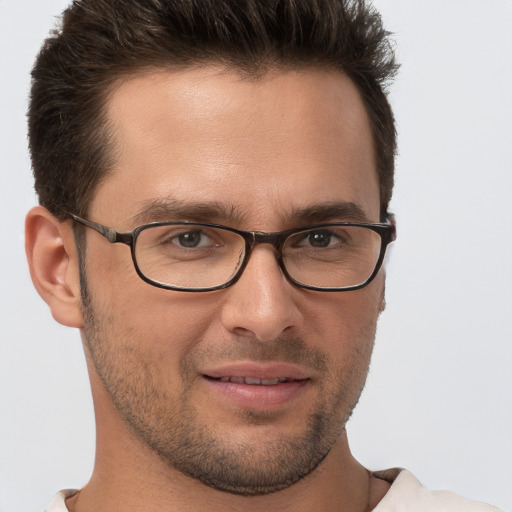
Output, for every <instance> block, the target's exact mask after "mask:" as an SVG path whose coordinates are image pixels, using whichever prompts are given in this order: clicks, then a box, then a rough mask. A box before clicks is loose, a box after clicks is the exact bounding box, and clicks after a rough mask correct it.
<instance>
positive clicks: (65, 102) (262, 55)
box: [28, 0, 397, 217]
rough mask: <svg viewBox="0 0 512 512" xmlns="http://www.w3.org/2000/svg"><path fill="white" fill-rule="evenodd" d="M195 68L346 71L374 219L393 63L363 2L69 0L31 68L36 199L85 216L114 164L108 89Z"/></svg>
mask: <svg viewBox="0 0 512 512" xmlns="http://www.w3.org/2000/svg"><path fill="white" fill-rule="evenodd" d="M203 63H205V64H206V63H220V64H225V65H226V66H228V67H229V68H233V69H236V70H238V71H240V72H241V73H244V74H249V75H250V76H253V77H258V76H260V75H261V74H263V73H264V72H265V71H267V70H268V69H270V68H280V67H288V68H289V67H291V68H297V67H300V68H303V67H308V66H315V67H324V68H328V69H337V70H339V71H341V72H343V73H345V74H347V75H348V76H349V77H350V78H351V79H352V81H353V82H354V83H355V85H356V87H357V88H358V90H359V92H360V94H361V97H362V99H363V101H364V104H365V106H366V109H367V112H368V116H369V119H370V123H371V128H372V133H373V139H374V145H375V150H376V155H377V171H378V176H379V184H380V203H381V214H382V215H385V213H386V211H387V207H388V203H389V200H390V198H391V193H392V189H393V174H394V157H395V151H396V131H395V123H394V118H393V113H392V111H391V107H390V105H389V102H388V99H387V96H386V86H387V83H388V82H389V80H390V79H391V78H392V77H393V76H394V74H395V72H396V69H397V64H396V62H395V58H394V53H393V49H392V46H391V44H390V41H389V33H388V32H386V31H385V30H384V29H383V27H382V22H381V18H380V15H379V14H378V13H377V12H376V11H375V9H374V8H373V7H372V6H369V5H367V4H366V2H365V1H364V0H75V1H74V2H73V4H72V5H71V6H70V7H69V8H68V9H67V10H66V11H65V12H64V14H63V16H62V23H61V26H60V27H59V29H57V30H55V31H54V32H53V34H52V35H51V36H50V37H49V38H48V39H47V40H46V41H45V43H44V45H43V47H42V49H41V52H40V53H39V56H38V58H37V60H36V63H35V65H34V68H33V70H32V91H31V100H30V106H29V112H28V118H29V143H30V151H31V156H32V165H33V169H34V177H35V188H36V192H37V194H38V196H39V201H40V203H41V204H42V205H43V206H45V207H46V208H48V209H49V210H50V211H51V212H52V213H53V214H55V215H57V216H59V217H62V216H63V212H65V211H71V212H74V213H76V214H79V215H82V216H84V215H86V214H87V210H88V206H89V204H90V201H91V199H92V197H93V194H94V192H95V190H96V187H97V186H98V184H99V182H100V181H101V179H102V178H103V177H104V176H106V175H107V174H108V172H109V170H110V169H111V168H112V164H113V160H114V157H113V155H112V152H111V151H110V149H111V147H110V146H111V145H110V144H109V139H110V137H109V130H108V123H107V120H106V115H105V108H104V106H105V102H106V100H107V99H108V94H109V92H110V89H111V87H112V85H113V84H114V82H115V81H117V80H118V79H119V78H120V77H122V76H123V75H128V74H136V73H141V72H143V71H144V70H146V69H148V68H154V67H160V68H162V67H170V68H175V69H176V68H177V69H179V68H186V67H187V66H191V65H197V64H203Z"/></svg>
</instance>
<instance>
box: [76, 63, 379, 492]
mask: <svg viewBox="0 0 512 512" xmlns="http://www.w3.org/2000/svg"><path fill="white" fill-rule="evenodd" d="M108 114H109V118H110V121H111V128H112V133H113V135H114V147H115V151H116V164H115V168H114V171H113V172H112V173H111V174H110V175H109V176H108V177H107V178H106V179H105V180H104V181H103V182H102V183H101V184H100V186H99V188H98V190H97V193H96V195H95V198H94V201H93V202H92V204H91V208H90V212H89V218H90V219H91V220H93V221H96V222H100V223H102V224H105V225H107V226H111V227H114V228H115V229H117V230H118V231H129V230H132V229H133V228H134V227H136V226H137V225H139V224H142V223H146V222H151V221H161V220H192V221H203V222H212V223H219V224H224V225H227V226H231V227H235V228H240V229H245V230H254V231H267V232H272V231H280V230H285V229H290V228H294V227H299V226H304V225H309V224H313V223H321V222H330V221H333V222H336V221H351V220H352V221H361V220H367V221H369V222H378V221H379V218H378V217H379V193H378V183H377V176H376V168H375V158H374V152H373V147H372V139H371V133H370V127H369V123H368V119H367V116H366V113H365V110H364V107H363V104H362V101H361V99H360V97H359V95H358V93H357V91H356V89H355V87H354V85H353V84H352V82H351V81H350V80H349V79H348V78H347V77H345V76H343V75H341V74H339V73H336V72H326V71H320V70H312V69H310V70H304V71H286V72H280V73H270V74H268V75H266V76H264V77H263V78H260V79H258V80H247V79H245V80H244V79H242V78H241V77H240V76H239V75H237V74H235V73H233V72H227V71H222V70H220V69H218V68H214V67H202V68H197V69H191V70H187V71H180V72H169V71H166V72H163V71H162V72H160V73H155V74H153V75H145V76H141V77H136V78H132V79H130V80H125V81H123V82H122V83H121V84H120V85H119V87H118V88H117V89H116V90H115V92H114V93H113V95H112V96H111V99H110V100H109V104H108ZM346 203H354V204H355V205H357V206H358V208H359V209H360V210H361V211H362V212H363V213H364V217H365V218H364V219H361V218H360V217H357V218H354V217H353V215H352V214H343V213H342V212H343V206H344V205H345V204H346ZM334 205H336V206H337V207H334ZM339 206H341V208H339ZM86 276H87V290H86V291H85V292H84V293H86V294H87V297H86V300H85V301H84V303H85V305H84V314H85V319H86V320H85V327H84V342H85V345H86V349H87V352H88V353H89V356H90V359H91V360H92V361H93V362H94V368H95V371H96V372H97V373H98V374H99V376H100V378H101V381H102V382H103V383H104V386H105V389H106V391H107V394H106V395H105V396H108V397H109V400H112V402H113V403H114V405H115V407H116V408H117V410H118V412H119V413H120V415H121V416H122V418H123V420H124V422H125V424H126V425H127V426H128V427H129V430H130V431H131V432H132V433H135V435H136V436H137V439H138V440H139V441H140V442H142V443H143V444H144V445H146V446H148V447H150V448H151V450H152V451H153V453H157V454H158V455H159V457H160V458H161V459H162V460H164V461H165V462H166V463H168V464H169V465H170V466H171V467H173V468H176V469H178V470H179V471H181V472H183V473H185V474H187V475H189V476H192V477H194V478H198V479H200V480H201V481H203V482H204V483H206V484H207V485H210V486H212V487H215V488H217V489H221V490H225V491H229V492H234V493H241V494H263V493H267V492H272V491H275V490H277V489H281V488H284V487H287V486H289V485H291V484H293V483H294V482H296V481H297V480H299V479H300V478H302V477H303V476H305V475H306V474H308V473H309V472H310V471H312V470H313V469H314V468H315V467H316V466H317V465H318V464H319V463H320V462H321V461H322V460H323V459H324V458H325V457H326V456H327V454H328V453H329V451H330V450H331V448H332V447H333V445H335V443H336V440H337V439H338V438H339V436H340V434H341V433H342V432H343V430H344V426H345V422H346V421H347V419H348V417H349V416H350V414H351V411H352V409H353V407H354V406H355V404H356V402H357V400H358V398H359V395H360V393H361V390H362V388H363V385H364V382H365V378H366V374H367V370H368V365H369V361H370V355H371V351H372V346H373V339H374V335H375V328H376V322H377V317H378V314H379V311H380V309H381V305H382V300H383V298H382V296H383V288H384V278H383V275H382V273H380V274H379V276H377V278H376V279H375V280H374V281H373V282H372V283H371V284H370V285H369V286H367V287H366V288H364V289H362V290H359V291H352V292H344V293H326V292H315V291H308V290H304V289H301V288H298V287H296V286H294V285H292V284H291V283H290V282H288V281H287V279H286V278H285V277H284V275H283V274H282V272H281V270H280V269H279V267H278V264H277V260H276V254H275V250H274V249H273V247H272V246H270V245H268V244H262V245H259V246H257V247H256V248H255V249H254V252H253V253H252V255H251V258H250V261H249V263H248V265H247V267H246V269H245V271H244V273H243V275H242V277H241V278H240V280H239V281H238V282H237V283H236V284H234V285H233V286H232V287H230V288H228V289H226V290H220V291H215V292H208V293H190V292H175V291H168V290H162V289H159V288H155V287H153V286H151V285H149V284H147V283H145V282H144V281H142V280H141V279H140V278H139V277H138V276H137V274H136V273H135V270H134V267H133V264H132V260H131V257H130V251H129V249H128V248H127V247H126V246H124V245H119V244H118V245H112V244H109V243H108V242H107V241H106V240H105V239H103V238H102V237H101V236H100V235H98V234H97V233H95V232H92V231H88V232H87V251H86ZM283 379H286V381H284V382H283ZM98 382H99V380H98ZM100 428H101V425H100Z"/></svg>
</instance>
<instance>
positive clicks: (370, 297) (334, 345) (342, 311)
mask: <svg viewBox="0 0 512 512" xmlns="http://www.w3.org/2000/svg"><path fill="white" fill-rule="evenodd" d="M383 291H384V280H383V278H382V277H381V276H377V278H376V279H375V280H374V281H373V282H372V283H371V284H370V285H368V286H367V287H365V288H363V289H362V290H357V291H353V292H342V293H340V294H335V293H333V294H330V293H324V294H318V297H315V300H314V301H312V306H311V307H310V308H309V314H308V318H307V320H306V322H305V324H306V325H307V326H308V327H307V329H308V330H309V331H310V332H309V334H310V335H313V336H314V337H315V338H316V340H317V343H318V348H320V349H321V350H324V351H328V352H330V353H331V356H332V357H333V359H334V360H337V361H338V362H339V364H343V363H344V360H345V359H346V358H347V357H348V354H354V355H355V356H356V357H357V358H359V359H361V360H367V361H368V362H369V359H370V356H371V352H372V349H373V343H374V339H375V332H376V328H377V320H378V317H379V314H380V312H381V309H382V301H383Z"/></svg>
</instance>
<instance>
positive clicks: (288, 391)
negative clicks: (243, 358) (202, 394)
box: [203, 362, 311, 410]
mask: <svg viewBox="0 0 512 512" xmlns="http://www.w3.org/2000/svg"><path fill="white" fill-rule="evenodd" d="M203 377H204V379H205V381H206V383H208V384H209V389H210V390H211V391H212V392H213V393H214V395H213V398H214V399H215V398H221V399H222V400H228V402H230V403H232V404H234V405H237V406H241V407H243V408H250V409H258V410H265V409H275V408H278V407H281V406H284V405H285V404H287V403H289V402H291V401H293V400H295V399H296V398H298V397H299V396H300V395H301V393H302V392H303V390H304V389H305V388H306V387H307V384H308V383H309V382H310V380H311V378H310V376H309V375H308V374H307V373H306V372H305V371H304V370H302V369H301V368H298V367H296V366H294V365H290V364H286V363H261V364H258V363H253V362H247V363H239V364H233V365H229V366H223V367H219V368H214V369H208V370H206V371H205V372H204V373H203Z"/></svg>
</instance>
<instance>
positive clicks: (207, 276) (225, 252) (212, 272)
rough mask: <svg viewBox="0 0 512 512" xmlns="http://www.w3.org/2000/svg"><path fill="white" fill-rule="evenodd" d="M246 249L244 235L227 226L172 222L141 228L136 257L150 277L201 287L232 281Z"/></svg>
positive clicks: (167, 283) (175, 283) (191, 287)
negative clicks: (216, 226)
mask: <svg viewBox="0 0 512 512" xmlns="http://www.w3.org/2000/svg"><path fill="white" fill-rule="evenodd" d="M244 252H245V241H244V239H243V238H242V237H241V236H240V235H238V234H236V233H233V232H232V231H229V230H227V229H222V228H212V227H210V226H203V225H177V224H171V225H164V226H150V227H148V228H146V229H144V230H143V231H141V232H140V233H139V236H138V238H137V243H136V249H135V259H136V260H137V265H138V267H139V270H140V272H141V273H142V274H143V275H144V276H145V277H147V278H148V279H150V280H151V281H155V282H157V283H159V284H162V285H165V286H173V287H178V288H187V289H199V288H213V287H216V286H221V285H223V284H225V283H226V282H227V281H229V280H230V279H231V278H232V277H233V275H234V274H235V273H236V272H237V270H238V269H239V267H240V265H241V264H242V260H243V255H244Z"/></svg>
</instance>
